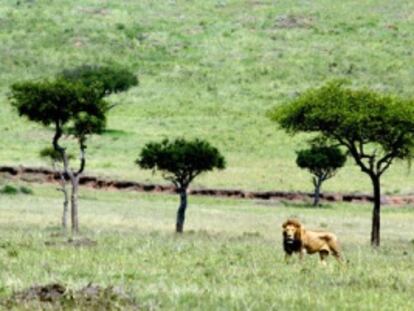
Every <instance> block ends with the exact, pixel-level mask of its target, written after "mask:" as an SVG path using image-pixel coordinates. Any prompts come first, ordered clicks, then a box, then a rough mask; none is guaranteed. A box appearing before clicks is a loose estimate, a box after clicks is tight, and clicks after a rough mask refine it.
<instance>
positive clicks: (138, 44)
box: [0, 0, 414, 193]
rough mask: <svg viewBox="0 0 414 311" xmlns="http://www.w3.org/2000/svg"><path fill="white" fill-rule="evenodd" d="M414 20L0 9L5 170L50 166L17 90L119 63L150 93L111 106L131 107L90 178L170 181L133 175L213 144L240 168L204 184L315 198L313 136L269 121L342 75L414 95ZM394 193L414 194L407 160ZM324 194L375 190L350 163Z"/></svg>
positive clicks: (99, 149) (161, 5) (280, 9)
mask: <svg viewBox="0 0 414 311" xmlns="http://www.w3.org/2000/svg"><path fill="white" fill-rule="evenodd" d="M413 12H414V2H413V1H410V0H395V1H388V0H371V1H360V0H345V1H332V0H315V1H305V0H302V1H294V0H289V1H288V0H284V1H260V0H251V1H250V0H244V1H242V0H234V1H201V0H194V1H150V0H140V1H136V0H129V1H127V0H124V1H114V0H112V1H98V0H95V1H93V0H85V1H68V0H59V1H52V0H37V1H35V0H32V1H29V0H26V1H24V0H19V1H17V0H16V1H12V0H0V60H1V61H0V102H1V104H0V127H1V131H2V134H1V136H0V144H1V146H2V147H1V151H0V164H13V165H17V164H24V165H45V163H43V162H42V161H41V160H40V158H39V157H38V152H39V150H40V149H41V148H42V147H44V146H45V145H47V144H50V141H51V135H52V133H51V131H48V130H47V129H43V128H41V127H39V126H37V125H36V124H32V123H30V122H28V121H26V120H24V119H22V118H19V117H18V116H17V114H16V112H15V111H13V109H12V108H11V107H10V105H9V103H8V100H7V94H8V90H9V86H10V84H12V83H13V82H16V81H21V80H26V79H37V78H47V77H52V76H53V75H54V74H55V73H57V72H59V71H61V70H62V69H64V68H70V67H73V66H77V65H81V64H111V63H117V64H121V65H123V66H126V67H128V68H130V69H132V70H133V71H134V72H135V73H136V74H137V76H138V77H139V79H140V86H139V87H137V88H134V89H131V90H130V91H129V92H127V93H125V94H120V95H113V96H111V97H110V98H109V100H110V101H111V102H114V103H120V104H121V105H119V106H118V107H117V108H115V109H113V110H112V111H111V113H110V116H109V124H108V131H107V132H106V133H105V134H104V135H102V136H100V137H96V136H95V137H93V138H92V139H91V141H90V146H89V148H88V159H87V160H88V163H87V173H94V174H99V175H105V176H111V177H114V178H123V179H133V180H139V181H154V182H160V181H162V179H161V177H160V176H157V175H156V176H152V175H151V173H150V172H144V171H141V170H139V169H138V168H137V167H136V166H135V165H134V160H135V158H136V157H137V155H138V154H139V151H140V149H141V148H142V147H143V145H144V144H145V143H146V142H148V141H152V140H161V139H162V138H165V137H171V138H173V137H177V136H179V137H187V138H194V137H200V138H204V139H207V140H209V141H210V142H211V143H212V144H213V145H216V146H217V147H218V148H219V149H220V150H221V151H222V153H223V154H224V155H225V156H226V158H227V162H228V168H227V169H226V170H225V171H223V172H220V173H211V174H208V175H205V176H203V177H201V178H200V179H198V180H196V182H195V183H194V185H193V187H220V188H235V187H238V188H246V189H252V190H264V189H279V190H301V191H310V190H311V187H312V185H311V183H310V177H309V176H308V174H307V173H306V172H303V171H301V170H299V169H298V168H297V167H296V165H295V150H297V149H299V148H301V147H303V146H304V145H305V140H306V137H304V136H298V137H290V136H288V135H286V134H285V133H283V132H282V131H280V130H279V129H277V127H276V125H275V124H272V123H271V122H270V121H269V120H268V119H267V118H266V116H265V114H266V111H267V110H268V109H270V108H271V107H273V106H275V105H279V104H283V103H284V102H286V101H288V100H289V99H292V98H294V97H295V96H297V94H299V93H300V92H302V91H303V90H305V89H307V88H309V87H314V86H318V85H320V84H321V83H322V82H323V81H325V80H327V79H331V78H346V79H349V80H351V81H352V83H353V84H354V85H355V86H357V87H363V86H366V87H370V88H372V89H375V90H377V91H381V92H392V93H396V94H398V95H401V96H413V95H414V89H413V85H414V66H413V60H414V56H413V42H414V32H413V31H412V30H413V26H412V25H413V23H414V13H413ZM383 186H384V188H383V189H384V192H385V193H410V192H412V191H413V190H414V178H413V175H412V174H410V172H409V169H408V166H407V164H404V163H396V165H394V166H393V167H392V168H391V170H390V171H389V172H388V173H387V174H386V175H385V177H384V179H383ZM325 190H328V191H346V192H354V191H369V190H370V184H369V180H368V178H366V177H365V176H364V175H363V174H361V173H360V172H359V171H358V169H357V168H356V167H355V166H354V165H353V163H352V161H351V160H350V161H349V163H348V167H347V168H345V169H343V170H342V171H341V172H340V173H339V175H338V176H337V177H336V178H335V179H334V180H332V181H330V182H328V183H327V184H326V186H325Z"/></svg>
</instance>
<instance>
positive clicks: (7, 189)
mask: <svg viewBox="0 0 414 311" xmlns="http://www.w3.org/2000/svg"><path fill="white" fill-rule="evenodd" d="M0 193H3V194H12V195H13V194H18V193H19V190H18V189H17V188H16V187H13V186H10V185H5V186H4V187H3V188H2V189H1V190H0Z"/></svg>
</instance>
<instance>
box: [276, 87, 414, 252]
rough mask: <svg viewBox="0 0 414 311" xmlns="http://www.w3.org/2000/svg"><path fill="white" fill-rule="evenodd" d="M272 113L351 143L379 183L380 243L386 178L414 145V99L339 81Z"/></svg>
mask: <svg viewBox="0 0 414 311" xmlns="http://www.w3.org/2000/svg"><path fill="white" fill-rule="evenodd" d="M270 116H271V118H272V119H273V120H274V121H276V122H278V123H279V124H280V126H281V127H282V128H284V129H285V130H287V131H288V132H291V133H298V132H316V133H320V134H321V135H322V136H323V137H325V138H327V139H328V140H331V141H333V142H335V143H337V144H339V145H341V146H343V147H345V148H346V149H347V150H348V152H349V154H350V155H351V156H352V157H353V158H354V160H355V162H356V164H357V165H358V166H359V167H360V169H361V171H362V172H364V173H365V174H367V175H368V176H369V177H370V179H371V181H372V185H373V193H374V208H373V214H372V230H371V244H372V245H373V246H379V245H380V210H381V209H380V207H381V186H380V185H381V184H380V178H381V176H382V175H383V174H384V172H385V171H386V170H387V169H388V168H389V167H390V165H391V164H392V162H393V161H394V160H395V159H410V158H411V157H412V151H413V150H414V149H413V148H414V103H413V101H412V100H404V99H401V98H397V97H394V96H386V95H382V94H377V93H375V92H372V91H369V90H366V89H363V90H354V89H350V88H346V87H344V86H343V85H342V83H341V82H338V81H334V82H330V83H328V84H326V85H324V86H323V87H321V88H317V89H311V90H308V91H307V92H305V93H304V94H302V95H301V96H299V97H298V98H297V99H295V100H293V101H292V102H291V103H289V104H287V105H284V106H281V107H277V108H276V109H275V110H274V111H272V112H271V113H270Z"/></svg>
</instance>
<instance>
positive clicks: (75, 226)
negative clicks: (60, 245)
mask: <svg viewBox="0 0 414 311" xmlns="http://www.w3.org/2000/svg"><path fill="white" fill-rule="evenodd" d="M71 184H72V192H71V198H70V205H71V221H72V233H74V234H76V233H78V232H79V219H78V190H79V176H71Z"/></svg>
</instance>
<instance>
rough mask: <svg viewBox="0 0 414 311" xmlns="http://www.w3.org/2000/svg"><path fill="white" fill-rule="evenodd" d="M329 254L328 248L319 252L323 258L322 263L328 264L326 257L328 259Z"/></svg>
mask: <svg viewBox="0 0 414 311" xmlns="http://www.w3.org/2000/svg"><path fill="white" fill-rule="evenodd" d="M328 255H329V252H328V251H326V250H321V251H320V252H319V257H320V259H321V264H322V265H324V266H326V260H325V259H326V257H328Z"/></svg>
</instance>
